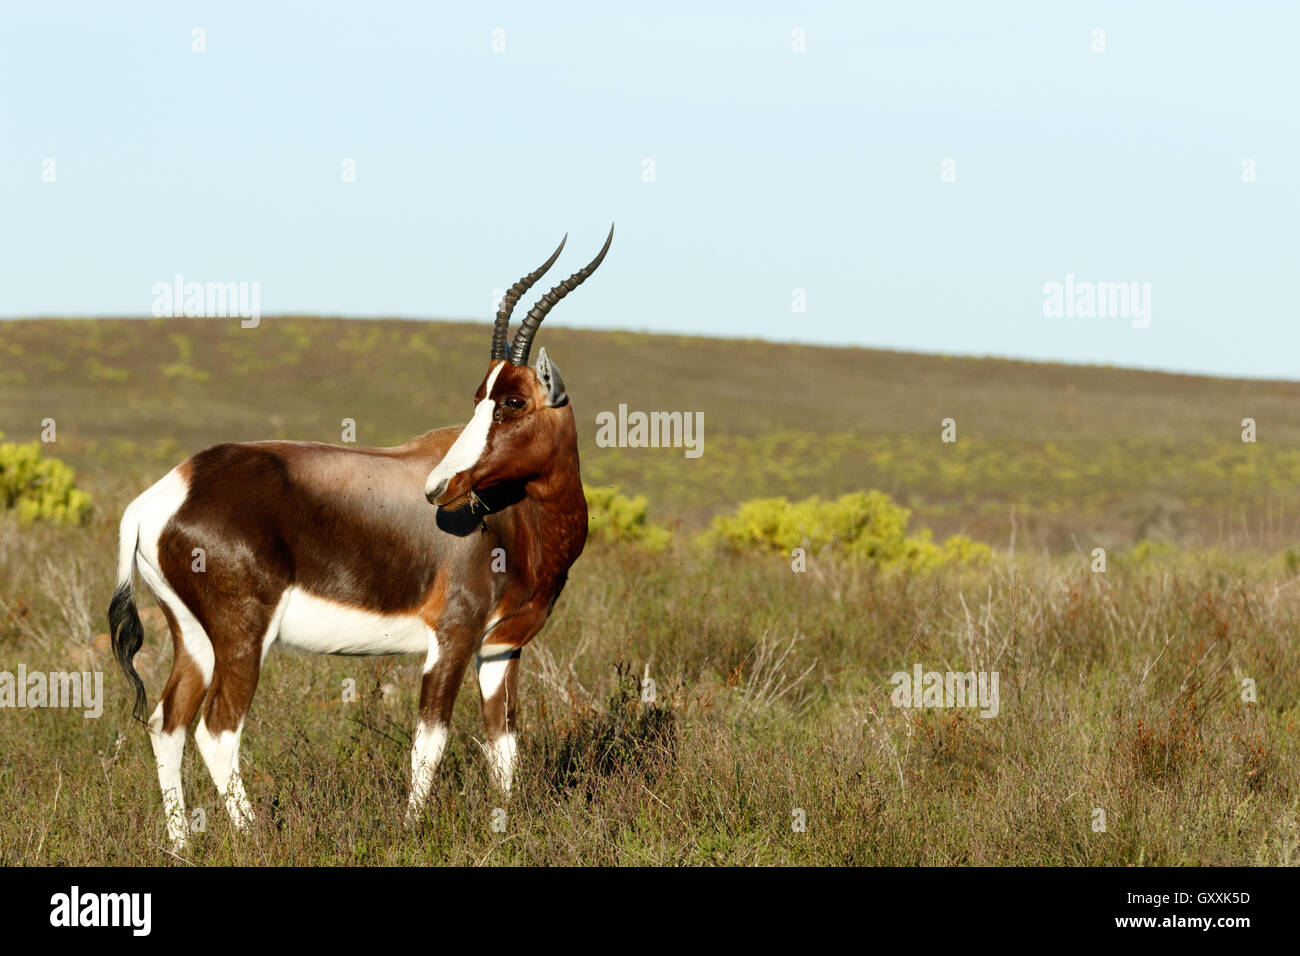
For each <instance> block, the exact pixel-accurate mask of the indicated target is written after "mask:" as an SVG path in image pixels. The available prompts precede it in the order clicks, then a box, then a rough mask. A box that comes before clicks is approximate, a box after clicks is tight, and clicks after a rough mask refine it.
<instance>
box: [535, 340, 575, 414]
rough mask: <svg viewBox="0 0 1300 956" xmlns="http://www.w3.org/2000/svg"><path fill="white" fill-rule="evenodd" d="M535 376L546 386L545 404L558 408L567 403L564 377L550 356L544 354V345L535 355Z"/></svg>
mask: <svg viewBox="0 0 1300 956" xmlns="http://www.w3.org/2000/svg"><path fill="white" fill-rule="evenodd" d="M537 377H538V379H539V380H540V381H541V383H542V385H543V386H544V387H545V388H546V404H547V405H549V406H550V407H551V408H559V407H560V406H562V405H567V404H568V403H569V393H568V392H566V391H565V390H564V378H563V376H561V375H560V370H559V368H558V367H557V366H556V364H555V363H554V362H552V361H551V357H550V356H549V355H547V354H546V347H545V346H542V351H541V354H540V355H538V356H537Z"/></svg>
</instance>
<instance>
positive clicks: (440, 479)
mask: <svg viewBox="0 0 1300 956" xmlns="http://www.w3.org/2000/svg"><path fill="white" fill-rule="evenodd" d="M503 368H505V363H504V362H502V363H501V364H500V365H498V366H497V367H496V368H494V369H493V370H492V374H490V375H489V376H488V380H487V386H486V387H485V389H484V395H483V400H482V401H481V402H479V403H478V407H477V408H475V409H474V417H473V418H471V419H470V420H469V424H467V425H466V426H465V428H464V429H463V430H462V431H461V433H460V435H459V436H457V438H456V440H455V441H454V442H452V444H451V447H450V448H448V449H447V454H446V455H444V456H443V459H442V461H440V462H438V464H437V465H435V466H434V468H433V471H431V472H429V478H428V480H427V481H425V483H424V493H425V495H431V494H435V493H437V492H439V491H441V490H442V488H443V486H444V485H445V484H446V483H447V482H449V481H451V479H453V478H455V477H456V476H457V475H459V474H460V473H461V472H462V471H465V470H467V469H469V468H473V467H474V464H475V463H476V462H477V461H478V460H479V458H481V457H482V455H483V449H485V448H486V447H487V440H488V431H489V430H490V429H491V428H492V410H493V409H494V408H495V407H496V402H494V401H493V400H492V388H493V386H495V385H496V383H497V376H498V375H500V374H501V370H502V369H503Z"/></svg>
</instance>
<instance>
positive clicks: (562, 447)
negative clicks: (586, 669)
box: [108, 226, 614, 847]
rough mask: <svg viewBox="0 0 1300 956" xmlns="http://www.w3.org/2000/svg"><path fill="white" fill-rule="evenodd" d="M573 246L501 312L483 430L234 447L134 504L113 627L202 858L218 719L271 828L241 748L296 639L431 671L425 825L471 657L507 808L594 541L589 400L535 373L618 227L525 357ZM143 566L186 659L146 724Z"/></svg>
mask: <svg viewBox="0 0 1300 956" xmlns="http://www.w3.org/2000/svg"><path fill="white" fill-rule="evenodd" d="M567 239H568V237H567V235H566V236H565V238H564V240H562V241H561V242H560V245H559V247H558V248H556V250H555V251H554V252H553V253H552V254H551V256H550V258H548V259H547V260H546V261H545V262H544V263H542V265H541V266H539V267H538V268H537V269H536V270H534V271H533V272H530V273H529V274H528V275H526V276H524V277H523V278H522V279H520V280H519V281H518V282H516V283H515V284H514V285H513V286H511V287H510V289H509V290H508V291H507V292H506V294H505V295H504V297H503V298H502V301H501V305H500V308H499V310H498V312H497V315H496V321H495V323H494V326H493V329H492V357H491V360H490V362H489V365H488V369H487V373H486V374H485V376H484V378H483V381H482V382H481V383H480V384H479V387H478V391H477V392H476V393H475V395H474V402H475V405H474V413H473V416H472V417H471V418H470V420H469V422H468V423H467V424H466V425H464V426H463V427H450V428H439V429H435V430H433V431H429V432H425V433H424V434H423V435H418V436H416V437H415V438H412V439H411V440H410V441H408V442H406V443H405V444H402V445H398V446H396V447H393V448H354V447H340V446H335V445H326V444H321V443H317V442H291V441H255V442H245V443H239V444H223V445H216V446H214V447H212V448H209V449H207V450H206V451H202V452H199V453H198V454H196V455H194V456H193V457H191V458H189V459H187V460H186V461H184V462H182V463H181V464H180V465H178V466H177V467H176V468H174V469H172V470H171V471H170V472H168V473H167V475H166V476H165V477H163V478H162V479H161V480H159V481H158V482H157V483H156V484H155V485H153V486H152V487H151V488H149V489H148V490H147V491H145V492H144V493H143V494H141V495H140V496H139V497H138V498H136V499H135V500H134V501H132V502H131V504H129V505H128V506H127V508H126V510H125V512H124V513H123V516H122V522H121V537H120V548H119V554H118V565H117V582H116V590H115V592H114V594H113V598H112V602H111V605H110V607H109V612H108V619H109V628H110V633H111V635H112V646H113V652H114V655H115V657H116V658H117V662H118V664H119V665H120V666H121V668H122V670H123V672H124V673H125V674H126V677H127V679H128V680H129V681H130V683H131V684H132V686H133V687H134V690H135V702H134V705H133V708H132V716H133V717H134V719H136V720H137V721H140V722H141V723H143V724H144V725H145V727H146V729H147V732H148V735H149V740H150V743H151V744H152V747H153V752H154V758H155V761H156V763H157V770H158V783H159V786H160V787H161V789H162V795H163V811H164V814H165V817H166V823H167V834H168V837H169V839H170V840H171V843H172V844H173V846H180V847H183V846H184V845H185V843H186V830H187V828H186V824H185V801H184V795H183V794H182V791H181V759H182V756H183V753H184V750H185V735H186V732H187V730H188V728H189V726H190V724H191V723H192V722H193V720H194V717H195V715H196V714H197V713H198V711H199V708H200V705H202V707H203V714H202V716H201V717H200V718H199V722H198V726H197V728H196V729H195V731H194V739H195V743H196V744H197V746H198V751H199V753H200V755H201V756H202V758H203V762H204V763H205V764H206V765H207V768H208V771H209V773H210V774H211V776H212V781H213V783H214V784H215V785H216V788H217V792H218V794H219V795H220V797H221V798H222V800H223V801H224V804H225V808H226V812H227V813H228V814H229V816H230V819H231V822H232V823H233V825H234V826H235V827H236V828H237V829H244V828H246V827H248V826H249V825H251V824H252V823H253V822H254V815H253V809H252V805H251V803H250V801H249V799H248V795H247V793H246V791H245V789H244V784H243V782H242V780H241V779H240V774H239V742H240V736H241V733H242V730H243V726H244V718H245V716H246V714H247V713H248V709H249V705H250V704H251V702H252V699H253V693H254V691H255V690H256V688H257V681H258V676H259V674H260V671H261V668H262V664H263V662H264V661H265V659H266V655H267V653H268V652H269V651H270V649H271V647H272V646H273V645H275V644H277V643H279V644H283V645H286V646H287V647H290V648H293V649H297V650H302V651H307V652H313V653H319V654H342V655H381V654H409V653H421V654H424V655H425V660H424V672H423V674H424V676H423V679H422V683H421V687H420V708H419V722H418V725H417V727H416V731H415V735H414V742H413V746H412V749H411V784H410V796H409V799H408V801H407V811H406V819H407V821H408V822H410V821H412V820H414V819H415V818H416V816H417V815H418V814H419V812H420V810H421V809H422V807H423V806H424V804H425V802H426V798H427V797H428V793H429V789H430V786H431V784H432V782H433V774H434V771H435V769H436V768H437V766H438V763H439V761H440V760H441V758H442V754H443V750H444V748H445V746H446V743H447V734H448V727H449V725H450V722H451V715H452V708H453V705H454V704H455V702H456V694H457V692H458V691H459V689H460V685H461V682H462V680H463V678H464V673H465V669H466V667H467V665H468V662H469V660H470V658H471V657H473V658H474V660H475V665H476V669H477V673H478V685H479V691H480V694H481V696H482V705H483V722H484V725H485V728H486V731H487V745H486V747H485V752H486V754H487V760H488V768H489V774H490V778H491V780H492V782H493V783H494V784H495V785H496V786H497V787H498V788H500V789H501V790H502V791H503V792H505V793H507V794H508V793H509V791H510V788H511V783H512V779H513V775H514V771H515V764H516V740H515V713H516V705H517V703H518V699H517V694H516V687H517V682H518V675H519V657H520V652H521V650H522V649H523V647H524V645H526V644H527V643H528V642H529V641H531V640H532V639H533V638H534V637H536V636H537V633H538V632H539V631H540V630H541V629H542V626H543V625H544V624H545V623H546V620H547V618H548V617H549V615H550V613H551V610H552V608H554V606H555V601H556V599H557V598H558V597H559V595H560V592H561V590H562V589H563V588H564V584H565V581H566V579H567V576H568V571H569V568H570V567H571V566H572V564H573V562H574V561H575V560H577V558H578V556H579V555H580V554H581V553H582V549H583V546H584V545H585V544H586V540H587V505H586V499H585V498H584V496H583V491H582V479H581V476H580V474H579V471H578V441H577V427H576V424H575V421H574V415H573V406H572V405H571V404H570V402H569V395H568V392H567V391H566V390H565V385H564V379H563V378H562V377H561V375H560V370H559V369H558V368H557V367H556V365H555V363H553V362H552V361H551V359H550V357H549V356H548V355H547V354H546V349H545V348H543V349H541V351H540V353H539V355H538V358H537V365H536V367H535V368H530V367H529V365H528V357H529V352H530V350H531V348H532V343H533V338H534V336H535V335H536V334H537V329H538V327H539V326H540V325H541V323H542V320H543V319H545V318H546V316H547V314H548V313H549V312H550V310H551V309H552V308H553V307H554V306H555V304H556V303H557V302H559V301H560V300H561V299H563V298H564V297H565V296H566V295H568V294H569V293H570V292H572V291H573V290H574V289H576V288H577V287H578V286H579V285H581V284H582V283H583V282H584V281H586V280H587V278H588V277H589V276H590V275H591V274H592V273H593V272H594V271H595V270H596V268H597V267H598V266H599V265H600V263H601V261H602V260H603V259H604V258H605V254H606V253H607V252H608V251H609V246H610V243H611V242H612V241H613V239H614V229H613V227H612V226H611V227H610V231H609V236H608V237H607V238H606V240H605V244H604V246H603V247H602V248H601V250H600V253H599V254H598V255H597V256H596V258H595V259H593V260H592V261H591V262H590V263H589V264H588V265H587V266H586V267H585V268H583V269H580V270H579V271H577V272H575V273H574V274H573V275H571V276H570V277H569V278H568V279H565V280H564V281H563V282H561V283H560V284H559V285H557V286H555V287H554V288H553V289H551V291H550V292H548V293H547V294H546V295H544V296H542V297H541V299H540V300H538V302H537V303H536V305H534V306H533V308H532V309H531V310H529V312H528V313H527V315H526V316H525V318H524V319H523V321H522V323H521V324H520V327H519V329H518V331H517V332H516V333H515V336H514V339H513V340H512V341H510V343H509V347H508V348H507V338H508V334H509V324H510V315H511V313H512V311H513V310H514V306H515V304H516V302H518V300H519V298H520V297H521V296H522V295H524V293H526V292H527V291H528V290H529V289H530V288H532V286H533V285H534V283H536V282H537V280H538V279H540V278H541V277H542V275H543V274H545V273H546V271H547V270H548V269H549V268H550V267H551V266H552V265H553V264H554V262H555V260H556V259H558V258H559V255H560V252H561V250H563V248H564V243H565V241H567ZM430 504H432V505H433V506H434V507H433V508H430ZM199 549H202V550H201V551H200V550H199ZM200 556H201V557H202V561H200V560H199V557H200ZM134 571H139V573H140V577H141V578H142V579H143V581H144V583H145V584H146V585H147V586H148V588H149V590H150V591H151V592H152V593H153V595H154V597H155V598H156V599H157V601H158V604H159V605H160V606H161V608H162V613H163V615H164V617H165V618H166V621H167V625H168V628H169V630H170V632H171V639H172V649H173V659H172V667H171V673H170V675H169V676H168V678H167V683H166V686H165V687H164V689H163V692H162V697H161V699H160V700H159V702H158V705H157V707H155V708H154V710H153V713H152V715H151V716H150V717H149V718H148V720H147V721H146V720H145V712H146V693H145V688H144V683H143V681H142V680H141V679H140V676H139V674H137V673H136V670H135V667H134V664H133V659H134V657H135V654H136V652H137V651H138V650H139V649H140V647H141V645H142V643H143V641H144V632H143V629H142V627H141V624H140V617H139V614H138V613H137V610H136V606H135V601H134V597H133V590H132V588H133V581H134V574H133V572H134ZM205 695H206V702H205Z"/></svg>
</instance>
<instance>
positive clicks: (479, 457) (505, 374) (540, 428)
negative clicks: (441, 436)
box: [424, 226, 614, 510]
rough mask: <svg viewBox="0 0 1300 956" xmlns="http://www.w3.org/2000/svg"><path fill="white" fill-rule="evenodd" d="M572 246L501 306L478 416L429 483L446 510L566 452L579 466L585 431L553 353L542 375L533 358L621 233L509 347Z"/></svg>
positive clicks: (542, 305)
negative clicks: (537, 289) (559, 310)
mask: <svg viewBox="0 0 1300 956" xmlns="http://www.w3.org/2000/svg"><path fill="white" fill-rule="evenodd" d="M567 239H568V237H567V236H566V237H565V239H564V240H561V241H560V245H559V247H558V248H557V249H556V250H555V251H554V252H553V253H551V256H550V258H549V259H547V260H546V261H545V262H543V263H542V264H541V265H540V266H538V267H537V268H536V269H535V270H533V271H532V272H530V273H529V274H528V275H526V276H524V277H523V278H522V279H520V280H519V281H518V282H516V283H515V284H514V285H513V286H511V287H510V289H509V290H508V291H507V292H506V294H505V296H504V297H503V298H502V300H501V307H500V309H499V310H498V311H497V317H496V323H495V325H494V326H493V329H492V357H491V361H490V363H489V365H488V370H487V374H486V375H485V376H484V377H483V381H482V383H481V384H480V385H479V387H478V391H477V392H476V393H475V394H474V415H473V417H472V418H470V420H469V423H468V424H466V425H465V427H464V429H462V430H461V433H460V435H459V436H458V437H457V438H456V440H455V441H454V442H453V443H452V445H451V447H450V448H449V449H447V454H446V455H444V456H443V458H442V460H441V461H440V462H438V464H437V465H435V466H434V468H433V470H432V471H431V472H429V477H428V479H427V480H426V481H425V484H424V494H425V497H426V498H428V499H429V501H430V502H432V503H433V504H435V505H437V506H438V507H440V508H446V509H448V510H457V509H459V508H461V507H464V506H465V505H466V504H468V503H469V501H470V500H471V492H474V491H476V490H483V489H487V488H490V487H492V486H494V485H499V484H501V483H503V482H506V481H527V480H529V479H531V478H535V477H538V476H540V475H543V474H545V473H546V472H547V471H548V469H549V468H550V467H551V465H552V463H553V462H555V461H556V459H557V456H559V455H561V454H562V453H565V452H570V451H571V452H572V453H573V454H574V461H575V463H576V447H577V444H576V443H577V427H576V425H575V423H574V419H573V409H572V407H571V406H570V405H569V394H568V392H567V391H566V390H565V387H564V379H563V377H562V376H561V375H560V370H559V368H557V367H556V365H555V363H554V362H552V361H551V359H550V357H549V356H548V355H547V354H546V349H545V348H543V349H541V351H540V352H539V353H538V356H537V365H536V367H535V368H530V367H529V365H528V355H529V352H530V351H531V349H532V344H533V337H534V336H535V335H536V334H537V329H538V327H539V326H540V325H541V324H542V320H543V319H544V318H546V316H547V313H549V312H550V311H551V309H552V308H554V306H555V304H556V303H557V302H559V301H560V300H561V299H563V298H564V297H565V296H566V295H568V294H569V293H570V292H572V291H573V290H574V289H576V288H577V287H578V286H580V285H582V283H583V282H585V281H586V280H587V278H588V277H589V276H590V275H591V274H592V273H593V272H595V271H596V267H597V266H599V265H600V263H601V261H602V260H603V259H604V258H605V253H607V252H608V251H609V245H610V243H611V242H613V241H614V227H613V226H610V229H609V236H608V238H606V239H605V245H604V246H602V247H601V250H600V253H599V254H598V255H597V256H596V258H595V259H593V260H592V261H591V262H590V263H589V264H588V265H587V266H586V267H584V268H582V269H579V270H578V271H577V272H575V273H574V274H573V275H571V276H569V278H567V279H565V280H564V281H563V282H561V283H560V284H559V285H557V286H556V287H555V288H553V289H552V290H551V291H550V292H548V293H546V295H544V296H542V297H541V299H539V300H538V302H537V304H536V305H534V306H533V307H532V308H531V309H530V310H529V311H528V314H527V315H526V316H525V317H524V320H523V322H522V323H521V324H520V327H519V330H518V331H517V332H516V333H515V337H514V341H513V342H511V343H510V345H509V347H508V348H507V345H506V340H507V337H508V332H509V325H510V313H511V312H512V311H514V307H515V304H516V303H517V302H518V301H519V298H520V296H522V295H523V294H524V293H525V292H527V291H528V290H529V289H530V288H532V286H533V284H534V283H536V282H537V280H538V279H540V278H541V277H542V276H543V275H544V274H545V273H546V270H547V269H549V268H550V267H551V266H552V265H553V264H554V263H555V260H556V259H558V258H559V256H560V251H561V250H562V249H563V248H564V243H565V241H566V240H567Z"/></svg>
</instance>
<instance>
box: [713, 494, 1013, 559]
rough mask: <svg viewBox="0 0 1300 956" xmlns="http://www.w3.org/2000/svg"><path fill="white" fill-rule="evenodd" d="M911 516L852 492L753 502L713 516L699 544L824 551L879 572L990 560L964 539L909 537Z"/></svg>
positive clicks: (882, 499) (878, 497) (884, 498)
mask: <svg viewBox="0 0 1300 956" xmlns="http://www.w3.org/2000/svg"><path fill="white" fill-rule="evenodd" d="M910 515H911V512H910V511H908V509H906V508H904V507H903V506H902V505H899V504H897V503H896V502H895V501H894V500H893V499H891V498H890V497H889V495H887V494H885V493H884V492H883V491H855V492H852V493H850V494H846V495H841V496H840V497H839V498H835V499H833V500H823V499H822V498H820V497H818V496H816V495H814V496H813V497H811V498H805V499H804V500H803V501H794V502H792V501H789V500H787V499H785V498H756V499H753V500H751V501H746V502H743V503H742V504H741V505H740V506H739V507H738V508H737V509H736V511H735V513H734V514H729V515H718V516H717V517H716V518H714V519H713V524H712V526H711V527H710V528H709V530H708V531H706V532H705V533H704V535H703V536H702V540H703V542H704V543H705V544H708V545H716V546H722V547H726V548H730V549H732V550H735V551H768V552H773V553H780V554H789V553H790V552H791V551H792V550H793V549H794V548H807V549H809V550H810V551H811V552H813V553H819V552H822V551H826V550H829V551H830V552H832V553H836V554H840V555H843V556H846V557H849V558H851V559H855V560H863V561H866V562H867V563H869V564H873V565H876V566H878V567H881V568H896V567H897V568H910V569H923V568H937V567H943V566H948V565H968V564H985V563H987V562H988V561H989V560H990V559H991V558H992V555H993V553H992V551H990V550H989V548H988V546H987V545H984V544H979V543H977V542H975V541H972V540H971V539H969V538H967V537H965V536H963V535H954V536H953V537H951V538H949V539H948V540H946V541H945V542H943V544H935V543H934V542H933V541H931V540H930V532H929V531H928V530H925V531H921V532H920V533H918V534H916V535H914V536H911V537H909V536H908V534H907V522H908V518H909V517H910Z"/></svg>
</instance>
